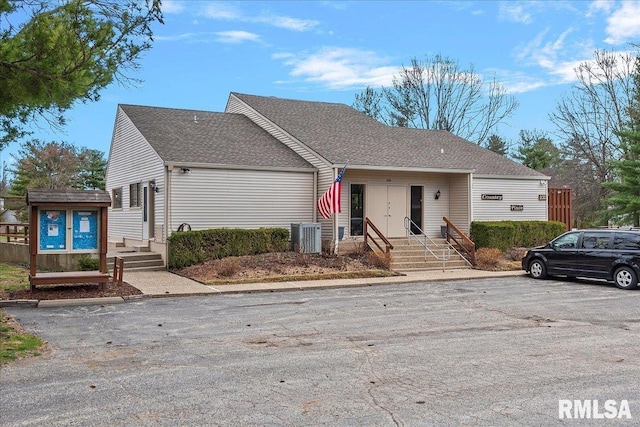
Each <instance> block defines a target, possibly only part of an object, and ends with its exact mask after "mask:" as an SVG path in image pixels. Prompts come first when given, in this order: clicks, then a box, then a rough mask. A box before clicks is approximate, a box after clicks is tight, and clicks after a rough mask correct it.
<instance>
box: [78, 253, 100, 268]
mask: <svg viewBox="0 0 640 427" xmlns="http://www.w3.org/2000/svg"><path fill="white" fill-rule="evenodd" d="M78 269H79V270H80V271H94V270H98V269H100V260H99V259H98V258H92V257H91V255H84V256H81V257H80V258H78Z"/></svg>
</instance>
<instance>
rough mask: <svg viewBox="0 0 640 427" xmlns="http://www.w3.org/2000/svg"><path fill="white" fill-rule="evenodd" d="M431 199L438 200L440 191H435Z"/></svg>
mask: <svg viewBox="0 0 640 427" xmlns="http://www.w3.org/2000/svg"><path fill="white" fill-rule="evenodd" d="M433 197H434V199H436V200H438V199H439V198H440V190H438V191H436V194H435V195H434V196H433Z"/></svg>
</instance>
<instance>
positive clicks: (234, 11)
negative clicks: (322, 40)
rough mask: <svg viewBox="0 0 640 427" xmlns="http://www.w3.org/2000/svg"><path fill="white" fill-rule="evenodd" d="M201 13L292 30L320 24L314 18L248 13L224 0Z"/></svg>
mask: <svg viewBox="0 0 640 427" xmlns="http://www.w3.org/2000/svg"><path fill="white" fill-rule="evenodd" d="M201 13H202V15H203V16H205V17H207V18H209V19H220V20H226V21H239V22H249V23H257V24H267V25H271V26H274V27H277V28H284V29H286V30H292V31H308V30H310V29H312V28H313V27H315V26H317V25H318V24H319V22H318V21H315V20H312V19H298V18H292V17H290V16H278V15H273V14H269V13H262V14H259V15H254V16H252V15H246V14H244V13H243V12H242V11H241V10H240V9H239V8H238V7H236V6H235V5H232V4H229V3H223V2H215V3H211V4H207V6H206V7H204V8H203V9H202V12H201Z"/></svg>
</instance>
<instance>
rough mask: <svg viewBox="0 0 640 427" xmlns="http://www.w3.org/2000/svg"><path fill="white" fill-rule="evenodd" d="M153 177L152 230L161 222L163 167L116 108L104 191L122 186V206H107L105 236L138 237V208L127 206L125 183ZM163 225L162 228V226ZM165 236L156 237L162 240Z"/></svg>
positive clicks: (140, 213) (140, 223) (145, 180)
mask: <svg viewBox="0 0 640 427" xmlns="http://www.w3.org/2000/svg"><path fill="white" fill-rule="evenodd" d="M153 180H155V182H156V184H157V186H158V188H159V189H160V191H159V192H158V193H155V194H154V198H155V205H154V209H153V210H154V212H155V221H154V222H155V225H156V229H158V228H159V226H162V225H164V223H165V220H164V212H165V211H164V189H165V182H164V166H163V164H162V161H161V160H160V157H159V156H158V154H157V153H156V152H155V151H154V150H153V149H152V148H151V146H150V145H149V144H148V142H147V141H146V140H145V139H144V137H143V136H142V135H141V134H140V132H139V131H138V130H137V129H136V127H135V126H134V125H133V123H131V120H129V118H128V117H127V116H126V114H124V112H123V111H122V110H121V109H120V108H118V113H117V115H116V126H115V129H114V135H113V141H112V144H111V148H110V152H109V160H108V164H107V174H106V190H107V191H108V192H109V194H112V192H111V190H112V189H114V188H118V187H122V209H112V208H109V227H108V228H109V237H110V238H116V239H119V238H122V237H124V238H128V239H134V240H142V209H141V208H130V207H129V185H130V184H133V183H137V182H142V183H144V182H148V181H153ZM163 228H164V227H163ZM164 237H166V236H156V237H155V240H156V241H158V242H164Z"/></svg>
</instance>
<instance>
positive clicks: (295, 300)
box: [0, 277, 640, 426]
mask: <svg viewBox="0 0 640 427" xmlns="http://www.w3.org/2000/svg"><path fill="white" fill-rule="evenodd" d="M6 311H7V312H9V313H10V314H12V315H13V316H14V317H15V318H17V319H19V321H20V323H21V324H22V325H23V326H25V327H26V328H28V329H29V330H31V331H33V332H35V333H36V334H38V335H39V336H41V337H42V338H44V339H45V340H47V341H48V342H49V344H50V347H51V351H50V352H48V353H47V354H46V355H44V356H42V357H38V358H32V359H27V360H21V361H18V362H17V363H14V364H12V365H10V366H8V367H5V368H3V369H2V371H0V386H1V387H0V388H1V390H2V399H0V405H1V406H0V424H1V425H3V426H14V425H15V426H35V425H38V426H42V425H48V426H58V425H59V426H62V425H65V426H70V425H92V426H121V425H127V426H156V425H163V426H178V425H189V426H199V425H225V426H226V425H233V426H238V425H255V426H258V425H259V426H282V425H284V426H304V425H309V426H311V425H313V426H318V425H332V426H333V425H336V426H356V425H359V426H394V425H403V426H458V425H467V426H512V425H518V426H539V425H545V426H549V425H607V426H608V425H638V422H639V421H638V420H640V396H639V393H638V387H639V385H638V380H639V379H640V359H639V357H638V356H639V354H640V291H622V290H619V289H617V288H615V287H614V286H613V285H611V284H606V283H603V282H588V281H573V282H567V281H554V280H546V281H536V280H533V279H530V278H527V277H511V278H500V279H482V280H463V281H451V282H435V283H428V284H404V285H388V286H374V287H364V288H349V289H330V290H327V289H325V290H313V291H292V292H279V293H259V294H237V295H216V296H201V297H183V298H160V299H149V300H142V301H137V302H129V303H126V304H119V305H112V306H86V307H61V308H49V309H43V308H40V309H38V308H9V309H6ZM574 400H578V401H580V402H586V401H588V402H591V403H593V401H595V400H598V401H599V402H600V403H599V404H598V405H599V406H597V408H596V409H595V410H592V409H590V417H591V418H594V414H595V415H596V418H597V416H598V414H599V415H603V414H602V413H603V412H605V414H604V415H606V417H604V416H603V417H602V418H600V419H589V418H586V417H585V415H586V412H584V411H586V409H584V408H583V412H582V416H581V418H583V419H581V420H575V419H566V413H565V418H560V414H559V405H560V402H561V401H563V402H565V401H571V402H573V401H574ZM607 400H608V401H610V402H614V403H615V405H617V406H615V408H617V409H616V412H615V413H614V412H613V410H610V411H607V410H606V408H604V406H603V405H604V402H605V401H607ZM624 402H626V404H627V405H628V411H624V413H622V412H623V411H620V413H618V409H620V408H621V407H622V405H624ZM612 405H613V404H612ZM589 408H592V407H591V406H590V407H589ZM598 408H600V409H598ZM608 408H609V409H611V408H612V406H609V407H608ZM598 410H599V411H600V412H598ZM571 413H572V414H573V412H571ZM627 413H628V414H629V415H630V416H631V418H629V417H627V416H626V415H627ZM577 415H580V414H579V413H578V414H577ZM613 415H615V417H613V419H610V418H611V416H613ZM617 416H620V418H617Z"/></svg>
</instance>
